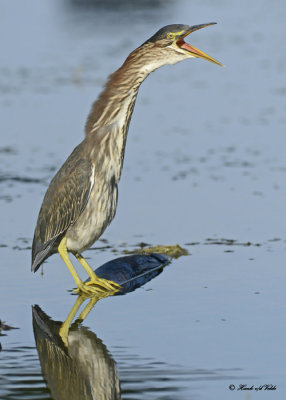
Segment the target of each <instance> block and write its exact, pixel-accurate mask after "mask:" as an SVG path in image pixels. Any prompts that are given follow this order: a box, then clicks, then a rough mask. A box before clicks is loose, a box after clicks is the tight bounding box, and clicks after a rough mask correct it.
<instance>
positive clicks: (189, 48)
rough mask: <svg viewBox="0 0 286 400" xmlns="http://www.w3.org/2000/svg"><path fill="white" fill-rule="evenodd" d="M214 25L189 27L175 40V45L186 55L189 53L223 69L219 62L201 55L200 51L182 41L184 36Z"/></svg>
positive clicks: (203, 54)
mask: <svg viewBox="0 0 286 400" xmlns="http://www.w3.org/2000/svg"><path fill="white" fill-rule="evenodd" d="M214 24H216V22H210V23H208V24H201V25H194V26H191V27H190V28H189V29H188V30H186V31H185V32H184V33H183V35H181V36H180V37H179V38H178V39H177V41H176V44H177V46H178V47H180V49H183V50H184V51H185V52H186V53H187V54H189V53H191V54H192V56H193V57H198V58H203V59H204V60H207V61H211V62H213V63H215V64H217V65H220V66H221V67H223V64H221V63H220V62H219V61H217V60H215V59H214V58H212V57H210V56H208V55H207V54H206V53H203V52H202V51H201V50H199V49H196V48H195V47H193V46H191V45H190V44H188V43H186V42H185V41H184V38H185V37H186V36H188V35H189V34H190V33H192V32H194V31H197V30H198V29H202V28H205V27H206V26H209V25H214Z"/></svg>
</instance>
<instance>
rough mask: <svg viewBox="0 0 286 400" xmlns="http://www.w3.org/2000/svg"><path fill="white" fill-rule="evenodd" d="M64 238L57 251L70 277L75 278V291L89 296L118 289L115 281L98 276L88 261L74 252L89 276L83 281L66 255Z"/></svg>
mask: <svg viewBox="0 0 286 400" xmlns="http://www.w3.org/2000/svg"><path fill="white" fill-rule="evenodd" d="M66 241H67V240H66V238H63V239H62V240H61V242H60V244H59V246H58V252H59V253H60V256H61V258H62V259H63V261H64V263H65V264H66V265H67V267H68V269H69V271H70V273H71V275H72V277H73V278H74V280H75V283H76V285H77V290H76V292H77V293H79V292H82V293H85V294H87V295H89V296H91V295H94V294H98V293H104V292H110V291H114V290H118V289H119V288H120V285H118V284H117V283H115V282H112V281H108V280H107V279H101V278H99V277H98V276H97V275H96V274H95V273H94V271H93V270H92V268H91V267H90V266H89V265H88V263H87V262H86V261H85V259H84V258H83V257H82V256H81V255H80V254H78V253H76V254H75V256H76V258H77V259H78V261H79V262H80V263H81V265H82V266H83V267H84V269H85V270H86V271H87V272H88V274H89V276H90V277H91V280H90V282H87V283H84V282H83V281H82V280H81V279H80V277H79V275H78V273H77V272H76V269H75V267H74V266H73V264H72V262H71V260H70V258H69V255H68V250H67V245H66Z"/></svg>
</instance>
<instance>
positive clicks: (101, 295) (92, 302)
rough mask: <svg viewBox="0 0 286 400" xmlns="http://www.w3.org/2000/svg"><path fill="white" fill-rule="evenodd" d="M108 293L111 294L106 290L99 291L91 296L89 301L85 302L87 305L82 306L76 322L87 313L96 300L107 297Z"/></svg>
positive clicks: (82, 318) (81, 319)
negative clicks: (104, 291) (96, 294)
mask: <svg viewBox="0 0 286 400" xmlns="http://www.w3.org/2000/svg"><path fill="white" fill-rule="evenodd" d="M115 292H116V291H115ZM110 295H111V296H112V294H111V293H110V292H106V293H101V294H100V295H99V296H93V297H91V299H90V301H89V303H87V305H86V306H85V307H84V309H83V310H82V312H81V313H80V314H79V316H78V318H77V320H76V322H82V321H83V320H84V319H85V318H86V317H87V316H88V314H89V313H90V311H91V310H92V309H93V307H94V306H95V304H96V303H97V302H98V300H100V299H103V298H104V297H108V296H110Z"/></svg>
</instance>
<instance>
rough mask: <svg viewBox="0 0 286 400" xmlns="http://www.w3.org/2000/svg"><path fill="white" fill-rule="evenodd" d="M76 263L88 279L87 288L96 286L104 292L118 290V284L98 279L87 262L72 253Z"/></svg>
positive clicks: (80, 256)
mask: <svg viewBox="0 0 286 400" xmlns="http://www.w3.org/2000/svg"><path fill="white" fill-rule="evenodd" d="M73 254H74V256H75V257H76V259H77V260H78V262H79V263H80V264H81V265H82V266H83V268H84V269H85V270H86V272H87V273H88V275H89V277H90V281H88V282H86V283H85V285H87V286H97V287H99V288H100V289H103V290H104V291H111V290H118V289H120V285H118V283H116V282H113V281H109V280H108V279H102V278H99V277H98V276H97V275H96V273H95V272H94V270H93V269H92V268H91V266H90V265H89V264H88V262H87V261H86V260H85V259H84V258H83V256H82V255H81V254H79V253H73Z"/></svg>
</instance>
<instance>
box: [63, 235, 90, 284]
mask: <svg viewBox="0 0 286 400" xmlns="http://www.w3.org/2000/svg"><path fill="white" fill-rule="evenodd" d="M66 242H67V240H66V238H63V239H62V240H61V242H60V244H59V247H58V252H59V253H60V256H61V257H62V259H63V261H64V263H65V264H66V266H67V267H68V269H69V271H70V273H71V274H72V277H73V279H74V280H75V283H76V285H77V287H78V289H79V290H82V289H83V287H84V283H83V281H82V280H81V279H80V277H79V276H78V273H77V272H76V270H75V267H74V266H73V265H72V262H71V260H70V258H69V255H68V250H67V245H66Z"/></svg>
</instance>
